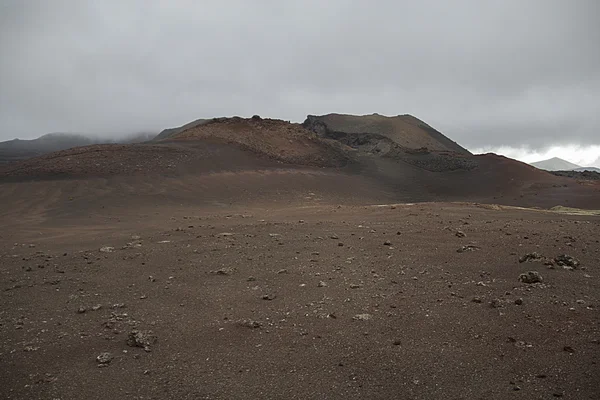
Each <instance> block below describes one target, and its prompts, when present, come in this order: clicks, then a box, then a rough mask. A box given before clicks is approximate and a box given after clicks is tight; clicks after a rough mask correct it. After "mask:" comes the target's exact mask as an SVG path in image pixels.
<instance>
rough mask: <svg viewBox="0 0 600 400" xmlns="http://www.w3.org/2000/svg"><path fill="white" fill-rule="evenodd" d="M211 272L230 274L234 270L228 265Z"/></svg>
mask: <svg viewBox="0 0 600 400" xmlns="http://www.w3.org/2000/svg"><path fill="white" fill-rule="evenodd" d="M211 272H212V273H213V274H216V275H231V274H233V273H234V272H235V270H234V269H233V268H230V267H225V268H221V269H217V270H215V271H211Z"/></svg>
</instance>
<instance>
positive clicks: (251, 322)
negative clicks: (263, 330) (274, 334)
mask: <svg viewBox="0 0 600 400" xmlns="http://www.w3.org/2000/svg"><path fill="white" fill-rule="evenodd" d="M238 325H240V326H243V327H245V328H250V329H257V328H260V327H262V323H260V322H258V321H254V320H251V319H243V320H240V321H238Z"/></svg>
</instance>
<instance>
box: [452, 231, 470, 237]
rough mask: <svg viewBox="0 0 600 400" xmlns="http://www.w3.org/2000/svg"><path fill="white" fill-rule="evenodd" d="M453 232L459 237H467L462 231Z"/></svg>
mask: <svg viewBox="0 0 600 400" xmlns="http://www.w3.org/2000/svg"><path fill="white" fill-rule="evenodd" d="M454 234H455V235H456V237H459V238H464V237H467V234H466V233H464V232H463V231H456V232H455V233H454Z"/></svg>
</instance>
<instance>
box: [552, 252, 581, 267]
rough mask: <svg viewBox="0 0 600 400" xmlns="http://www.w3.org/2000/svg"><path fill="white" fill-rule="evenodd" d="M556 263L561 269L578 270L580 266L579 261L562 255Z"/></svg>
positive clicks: (556, 259) (557, 258)
mask: <svg viewBox="0 0 600 400" xmlns="http://www.w3.org/2000/svg"><path fill="white" fill-rule="evenodd" d="M554 261H555V262H556V264H558V265H559V266H561V267H569V268H572V269H576V268H577V267H578V266H579V264H580V262H579V260H578V259H576V258H575V257H572V256H570V255H568V254H561V255H560V256H557V257H556V258H555V259H554Z"/></svg>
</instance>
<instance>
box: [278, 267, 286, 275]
mask: <svg viewBox="0 0 600 400" xmlns="http://www.w3.org/2000/svg"><path fill="white" fill-rule="evenodd" d="M277 273H278V274H287V273H288V270H287V269H285V268H282V269H280V270H279V271H277Z"/></svg>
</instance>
